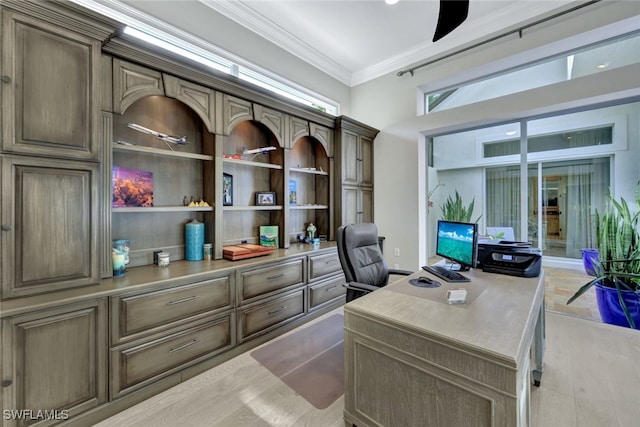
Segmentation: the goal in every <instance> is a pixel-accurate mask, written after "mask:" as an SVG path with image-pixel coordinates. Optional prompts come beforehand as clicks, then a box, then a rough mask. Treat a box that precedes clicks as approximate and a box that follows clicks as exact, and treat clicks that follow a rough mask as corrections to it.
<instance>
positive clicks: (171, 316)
mask: <svg viewBox="0 0 640 427" xmlns="http://www.w3.org/2000/svg"><path fill="white" fill-rule="evenodd" d="M112 303H113V304H112V311H113V312H112V316H113V319H114V321H115V322H116V323H117V324H116V325H114V336H113V341H112V342H113V343H114V344H115V343H117V342H119V341H121V340H122V339H123V338H128V337H130V336H131V335H133V334H136V333H138V332H141V331H146V330H149V329H152V328H157V327H161V326H164V325H166V324H167V323H170V322H173V321H176V320H180V319H185V318H188V317H190V316H194V315H196V314H199V313H204V312H206V311H211V310H215V309H221V310H223V309H228V308H231V306H232V304H233V300H232V293H231V286H230V281H229V277H228V276H225V277H220V278H217V279H212V280H207V281H204V282H198V283H194V284H191V285H185V286H177V287H173V288H168V289H162V290H158V291H154V292H146V293H143V294H138V295H132V296H126V297H120V296H116V297H113V300H112ZM166 326H167V328H168V327H170V325H166Z"/></svg>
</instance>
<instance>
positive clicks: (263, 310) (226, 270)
mask: <svg viewBox="0 0 640 427" xmlns="http://www.w3.org/2000/svg"><path fill="white" fill-rule="evenodd" d="M0 14H1V18H2V28H1V31H2V41H1V47H2V53H1V57H2V61H1V66H0V67H1V72H2V75H1V81H0V88H1V91H0V99H1V102H2V112H1V113H0V116H1V128H0V134H1V135H2V143H1V145H0V150H1V151H0V163H1V165H2V172H1V174H0V224H1V226H2V227H1V231H0V249H1V250H2V255H1V257H0V271H1V273H0V285H1V286H0V291H1V293H0V299H1V300H2V311H1V312H0V319H1V320H0V324H1V331H2V338H1V339H2V348H1V350H0V352H1V355H2V363H1V364H0V376H1V379H2V391H1V393H2V401H3V409H10V410H17V411H20V410H48V411H64V412H63V413H61V412H58V414H59V416H60V417H69V418H68V419H66V420H65V419H56V420H44V419H43V420H38V421H37V422H35V424H34V425H52V424H56V423H58V422H62V423H63V424H65V425H78V426H84V425H92V424H94V423H96V422H97V421H99V420H101V419H104V418H105V417H107V416H109V415H113V414H115V413H117V412H119V411H121V410H122V409H124V408H126V407H128V406H131V405H133V404H134V403H137V402H139V401H141V400H142V399H145V398H148V397H150V396H153V395H154V394H156V393H158V392H160V391H162V390H164V389H167V388H169V387H171V386H173V385H175V384H178V383H180V382H181V381H184V380H186V379H188V378H190V377H192V376H194V375H197V374H198V373H201V372H204V371H205V370H207V369H209V368H211V367H213V366H215V365H217V364H219V363H221V362H223V361H225V360H228V359H230V358H231V357H233V356H235V355H237V354H240V353H242V352H244V351H247V350H249V349H251V348H253V347H255V346H257V345H259V344H261V343H263V342H265V341H267V340H269V339H272V338H274V337H276V336H278V335H279V334H282V333H283V332H285V331H287V330H290V329H292V328H294V327H295V326H298V325H301V324H303V323H304V322H307V321H309V320H310V319H312V318H314V317H317V316H320V315H322V314H323V313H326V312H327V311H329V310H332V309H334V308H336V307H339V306H340V305H342V304H343V303H344V287H343V286H342V285H343V283H344V275H343V274H342V269H341V267H340V262H339V259H338V255H337V251H336V246H335V243H334V242H333V240H334V233H335V229H336V228H337V227H338V226H339V225H341V224H344V223H347V222H361V221H367V220H372V219H373V198H372V195H373V175H372V165H373V161H372V160H373V159H372V156H373V149H372V143H373V138H374V137H375V135H376V132H377V131H375V130H374V129H371V128H369V127H368V126H365V125H363V124H361V123H358V122H355V121H353V120H351V119H348V118H346V117H339V118H337V119H336V118H335V117H333V116H330V115H328V114H325V113H322V112H320V111H317V110H314V109H311V108H308V107H305V106H301V105H297V104H295V103H292V102H290V101H288V100H285V99H284V98H281V97H279V96H276V95H272V94H270V93H269V92H266V91H265V90H263V89H261V88H258V87H254V86H252V85H250V84H248V83H243V82H241V81H240V80H238V79H236V78H233V77H229V76H226V75H222V74H219V73H217V72H214V71H211V70H208V69H205V68H204V67H203V66H201V65H198V64H195V63H191V62H189V61H188V60H185V59H177V58H176V57H175V56H173V55H171V54H167V53H166V52H162V51H159V50H153V49H154V48H152V47H150V46H146V45H142V44H139V43H136V42H133V41H132V40H131V39H127V38H126V37H122V36H121V30H120V27H121V26H122V25H121V24H120V23H117V22H115V21H113V20H111V19H109V18H105V17H101V16H99V15H97V14H95V13H93V12H90V11H87V10H85V9H83V8H82V7H81V6H79V5H76V4H74V3H71V2H55V1H42V2H24V1H18V0H3V2H2V4H0ZM132 125H133V126H132ZM136 127H138V129H140V127H142V128H145V129H151V130H153V131H155V132H158V133H159V134H162V135H168V136H175V137H177V138H180V137H185V141H186V144H172V143H171V142H166V141H163V140H162V138H158V137H157V135H156V136H154V135H150V134H149V133H145V132H140V131H138V130H136V129H135V128H136ZM247 151H249V153H248V152H247ZM114 167H118V168H129V169H138V170H143V171H147V172H151V173H152V175H153V206H149V205H150V203H147V206H135V207H134V206H125V205H123V204H122V203H120V200H121V199H120V198H118V197H114V191H113V169H114ZM229 177H230V178H231V179H232V197H231V198H227V197H225V190H226V189H225V186H224V183H225V182H226V181H225V180H226V179H227V178H229ZM258 193H269V194H270V195H271V196H273V199H272V202H271V203H261V202H259V201H258V197H257V195H258ZM192 198H193V199H194V201H195V202H198V204H197V205H196V206H194V205H191V206H189V202H190V201H191V199H192ZM201 200H202V201H203V202H206V204H205V203H202V204H201V203H199V202H200V201H201ZM185 201H186V206H185ZM192 220H197V221H199V222H202V223H204V225H205V241H206V242H209V243H212V244H213V257H212V258H213V259H212V260H203V261H186V260H184V258H185V224H186V223H187V222H189V221H192ZM310 224H314V226H315V229H316V233H315V237H319V238H320V239H321V242H320V244H315V245H313V244H311V243H305V242H304V239H305V237H307V228H308V227H309V225H310ZM261 226H277V227H278V234H279V240H278V242H277V247H276V248H274V253H273V254H270V255H267V256H263V257H259V258H254V259H247V260H241V261H228V260H225V259H223V247H224V246H225V245H230V244H241V243H259V234H260V228H261ZM120 239H125V240H129V241H130V251H129V259H130V262H129V264H128V266H127V271H126V274H124V275H123V276H119V277H112V259H111V257H112V242H113V241H114V240H120ZM156 251H163V252H168V253H169V254H170V259H171V261H170V265H169V266H168V267H166V268H161V267H159V266H157V265H154V259H153V254H154V252H156ZM28 423H29V421H27V420H25V419H9V420H7V419H2V420H0V425H2V426H14V425H26V424H28Z"/></svg>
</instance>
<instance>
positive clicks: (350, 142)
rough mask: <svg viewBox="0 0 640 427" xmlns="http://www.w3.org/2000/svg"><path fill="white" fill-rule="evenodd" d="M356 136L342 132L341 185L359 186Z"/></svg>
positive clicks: (358, 158)
mask: <svg viewBox="0 0 640 427" xmlns="http://www.w3.org/2000/svg"><path fill="white" fill-rule="evenodd" d="M358 139H359V138H358V135H357V134H356V133H353V132H349V131H346V130H345V131H343V132H342V141H341V142H342V183H343V184H351V185H357V184H359V183H360V182H359V181H360V180H359V176H358V170H359V167H358V163H359V162H360V157H359V154H360V152H359V151H360V150H358Z"/></svg>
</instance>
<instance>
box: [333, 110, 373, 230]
mask: <svg viewBox="0 0 640 427" xmlns="http://www.w3.org/2000/svg"><path fill="white" fill-rule="evenodd" d="M377 134H378V130H377V129H374V128H372V127H370V126H367V125H365V124H363V123H360V122H357V121H355V120H353V119H350V118H348V117H344V116H343V117H338V118H337V120H336V146H335V153H336V154H335V164H336V169H337V170H336V171H335V176H336V181H335V199H334V201H335V205H334V212H335V218H336V220H335V223H336V224H338V225H340V224H353V223H359V222H373V221H374V218H373V140H374V138H375V137H376V135H377Z"/></svg>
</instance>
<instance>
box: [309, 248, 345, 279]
mask: <svg viewBox="0 0 640 427" xmlns="http://www.w3.org/2000/svg"><path fill="white" fill-rule="evenodd" d="M340 271H342V265H341V264H340V258H339V257H338V253H337V252H331V253H328V254H324V255H315V256H310V257H309V281H312V280H314V279H318V278H320V277H322V276H327V275H329V274H333V273H338V272H340Z"/></svg>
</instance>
